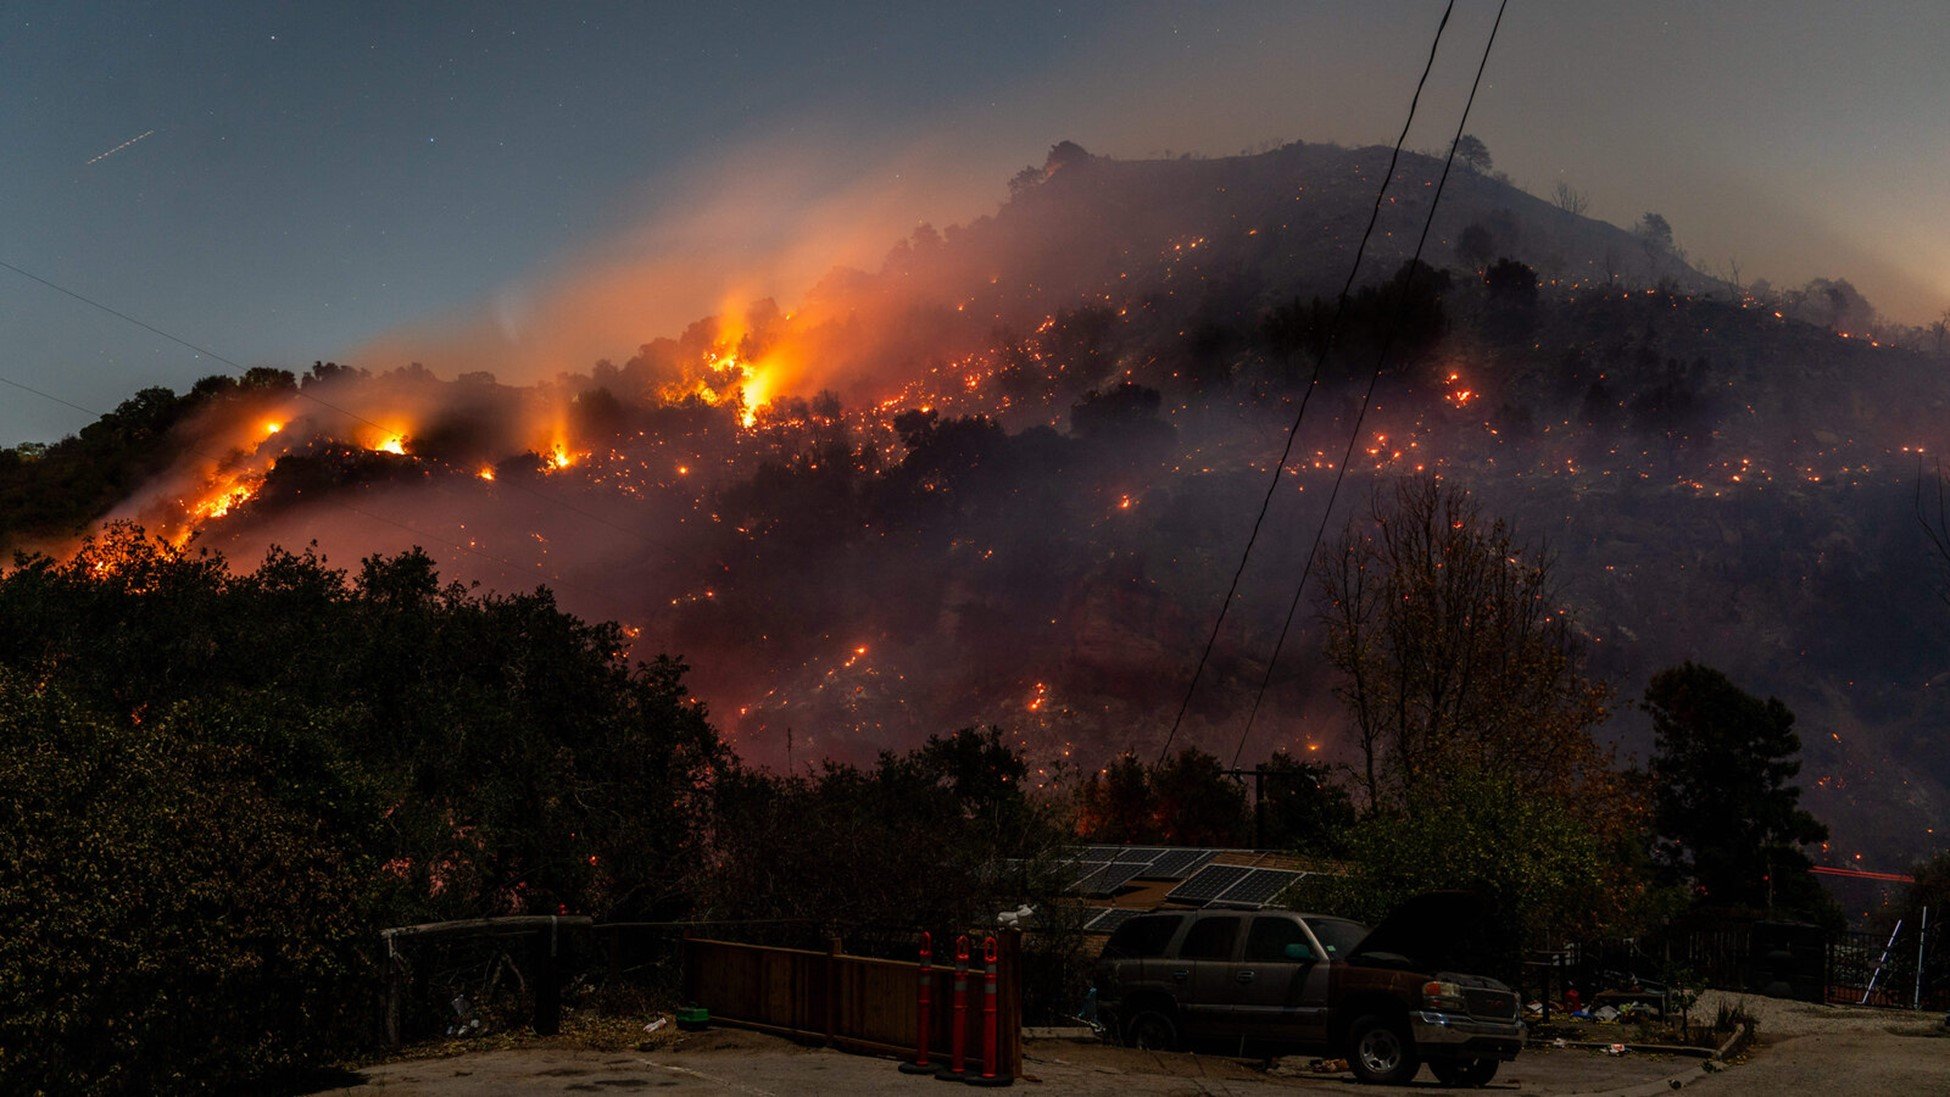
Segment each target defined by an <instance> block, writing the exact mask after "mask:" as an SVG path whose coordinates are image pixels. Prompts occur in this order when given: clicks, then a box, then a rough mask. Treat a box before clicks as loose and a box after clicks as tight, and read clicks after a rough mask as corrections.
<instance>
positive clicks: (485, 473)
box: [474, 465, 494, 482]
mask: <svg viewBox="0 0 1950 1097" xmlns="http://www.w3.org/2000/svg"><path fill="white" fill-rule="evenodd" d="M474 475H476V476H478V477H480V478H481V479H483V480H487V481H490V482H492V481H493V480H494V466H493V465H482V466H481V471H479V472H477V473H475V474H474Z"/></svg>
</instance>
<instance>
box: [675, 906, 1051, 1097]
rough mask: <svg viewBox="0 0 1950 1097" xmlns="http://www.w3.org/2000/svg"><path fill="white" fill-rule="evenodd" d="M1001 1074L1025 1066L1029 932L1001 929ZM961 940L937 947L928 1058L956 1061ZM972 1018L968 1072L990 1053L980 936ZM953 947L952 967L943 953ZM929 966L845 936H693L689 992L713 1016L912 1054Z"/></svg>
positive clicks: (688, 944) (688, 946) (688, 945)
mask: <svg viewBox="0 0 1950 1097" xmlns="http://www.w3.org/2000/svg"><path fill="white" fill-rule="evenodd" d="M996 944H997V963H996V967H997V979H996V991H997V993H996V1032H997V1039H996V1050H997V1065H996V1074H997V1076H999V1077H1004V1078H1013V1077H1018V1076H1020V1075H1021V1073H1022V982H1021V970H1022V969H1021V958H1022V937H1021V935H1020V934H1018V933H1015V932H1004V933H998V934H996ZM952 951H953V950H952V948H950V949H945V950H938V951H937V959H936V962H935V967H934V995H933V999H934V1006H933V1009H932V1010H931V1011H930V1012H931V1016H932V1024H931V1025H930V1026H929V1041H928V1045H929V1059H930V1061H933V1062H942V1063H945V1062H947V1061H948V1055H949V1049H950V1046H951V1040H952V1037H953V1014H952V1010H953V1006H954V999H953V994H954V966H953V965H954V961H953V957H952ZM971 951H973V952H974V958H973V959H972V960H971V961H970V965H969V973H968V1008H967V1013H966V1016H965V1022H964V1026H963V1038H964V1039H965V1040H966V1041H967V1042H966V1045H965V1046H966V1048H967V1058H968V1069H969V1073H971V1074H973V1073H979V1072H980V1070H981V1056H982V1029H983V1016H982V1006H983V998H984V992H983V981H982V980H983V971H982V955H981V940H980V938H976V939H975V940H974V942H973V947H972V950H971ZM941 952H947V953H948V954H949V959H948V961H947V964H946V966H944V965H943V964H942V962H941V960H940V958H939V956H940V953H941ZM920 970H921V966H920V964H919V963H918V962H911V961H906V960H883V959H876V958H874V957H870V956H849V955H847V953H846V952H845V950H844V948H843V947H842V945H841V942H840V940H839V939H838V938H834V939H832V940H831V941H830V942H828V945H827V948H826V950H825V951H823V952H821V951H815V950H811V949H797V948H780V947H777V946H773V945H753V944H745V943H743V942H739V941H722V940H713V939H708V938H697V937H693V938H687V939H686V940H685V942H684V991H685V995H686V997H688V998H689V999H690V1000H691V1001H693V1002H696V1003H697V1004H698V1005H701V1006H703V1007H705V1008H706V1009H708V1010H710V1011H711V1021H712V1023H713V1024H725V1025H733V1026H736V1027H739V1028H749V1029H756V1030H758V1031H761V1032H771V1033H777V1034H779V1035H783V1036H791V1037H794V1038H797V1039H808V1040H817V1041H820V1042H823V1043H827V1044H831V1045H833V1046H835V1047H839V1048H844V1049H847V1050H851V1051H862V1052H869V1053H873V1054H881V1055H892V1056H897V1057H901V1058H911V1057H912V1056H913V1054H914V1048H915V1041H916V1035H917V1033H918V1030H919V1019H920V1009H919V1006H918V999H917V993H916V992H917V988H918V986H919V979H920Z"/></svg>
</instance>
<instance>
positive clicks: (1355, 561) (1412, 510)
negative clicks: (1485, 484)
mask: <svg viewBox="0 0 1950 1097" xmlns="http://www.w3.org/2000/svg"><path fill="white" fill-rule="evenodd" d="M1317 569H1318V570H1319V572H1320V573H1321V575H1322V576H1323V583H1322V587H1321V590H1322V598H1321V606H1320V610H1321V616H1322V618H1323V621H1324V623H1325V624H1326V630H1327V637H1328V641H1327V653H1326V654H1327V658H1328V661H1329V663H1331V664H1332V665H1333V666H1334V667H1336V668H1337V669H1338V670H1339V671H1340V672H1341V682H1340V686H1339V693H1340V696H1341V697H1342V699H1343V700H1344V701H1345V702H1346V704H1347V706H1348V710H1349V713H1350V715H1351V716H1352V718H1353V720H1354V724H1355V728H1354V730H1355V738H1356V741H1357V744H1358V745H1359V747H1360V749H1361V754H1362V766H1363V772H1362V774H1361V779H1362V781H1363V782H1364V784H1365V785H1366V789H1367V792H1368V796H1369V802H1370V804H1371V806H1373V807H1375V808H1382V809H1393V810H1402V811H1406V812H1410V813H1412V812H1413V811H1414V809H1415V804H1416V801H1417V799H1418V793H1420V792H1423V791H1425V790H1428V789H1432V788H1436V787H1439V786H1440V783H1441V782H1442V780H1443V778H1444V776H1445V775H1446V774H1448V773H1450V772H1453V771H1454V770H1455V769H1456V768H1457V767H1467V768H1469V769H1473V770H1475V771H1478V772H1491V773H1497V774H1501V775H1503V776H1506V777H1508V778H1511V779H1514V780H1516V781H1517V782H1519V783H1520V784H1521V785H1523V786H1524V787H1527V788H1533V789H1535V790H1537V791H1550V792H1556V793H1560V794H1570V793H1572V792H1573V791H1574V790H1575V789H1576V788H1577V787H1578V786H1580V785H1581V783H1582V782H1584V781H1585V780H1587V779H1589V778H1591V777H1592V775H1593V774H1594V773H1595V772H1596V771H1597V770H1601V769H1603V758H1602V754H1601V752H1600V751H1599V750H1598V748H1597V747H1596V745H1595V744H1594V742H1593V740H1592V738H1591V734H1590V732H1591V729H1592V728H1593V727H1594V726H1596V725H1597V723H1599V722H1600V721H1601V720H1603V719H1604V716H1605V711H1606V704H1607V702H1608V700H1609V698H1610V691H1609V689H1608V688H1607V687H1606V686H1605V685H1603V684H1602V683H1600V682H1597V681H1594V680H1592V679H1590V678H1588V677H1586V675H1585V674H1584V670H1583V653H1582V650H1581V648H1580V645H1579V643H1578V641H1577V639H1576V636H1575V633H1574V631H1573V629H1572V625H1571V620H1570V617H1569V616H1568V614H1567V613H1566V612H1565V610H1564V608H1563V605H1562V599H1561V598H1560V596H1559V593H1558V590H1557V587H1556V583H1555V581H1554V579H1553V559H1552V556H1551V554H1550V553H1549V552H1548V551H1546V550H1543V549H1537V550H1532V549H1530V548H1527V547H1525V546H1522V545H1519V544H1517V543H1516V541H1515V540H1514V536H1513V534H1512V532H1511V530H1510V528H1509V527H1508V526H1507V525H1506V524H1505V523H1503V522H1502V521H1492V520H1489V519H1487V518H1485V517H1484V516H1483V514H1482V513H1481V510H1480V508H1479V506H1478V504H1477V502H1476V500H1475V498H1474V497H1473V496H1471V495H1470V494H1469V493H1468V492H1467V491H1464V490H1462V489H1460V488H1458V487H1455V486H1452V485H1450V484H1447V483H1445V482H1443V481H1440V480H1437V479H1434V478H1431V477H1417V478H1409V479H1404V480H1402V481H1399V482H1397V483H1396V484H1394V485H1393V486H1392V487H1391V488H1386V489H1378V490H1377V492H1376V494H1375V496H1374V499H1373V500H1372V502H1371V505H1370V508H1369V513H1368V514H1367V515H1365V516H1363V517H1361V518H1357V519H1355V520H1354V521H1352V522H1350V523H1349V524H1348V527H1347V529H1346V531H1345V532H1344V534H1343V535H1342V537H1341V538H1340V540H1339V541H1338V543H1336V544H1333V545H1329V546H1326V547H1325V548H1324V549H1323V555H1322V558H1321V560H1320V561H1318V564H1317Z"/></svg>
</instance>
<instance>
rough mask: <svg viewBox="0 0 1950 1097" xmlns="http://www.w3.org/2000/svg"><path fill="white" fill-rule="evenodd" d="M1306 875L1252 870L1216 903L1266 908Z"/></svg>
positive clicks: (1270, 869)
mask: <svg viewBox="0 0 1950 1097" xmlns="http://www.w3.org/2000/svg"><path fill="white" fill-rule="evenodd" d="M1304 875H1306V874H1305V873H1300V872H1288V871H1286V870H1284V869H1277V868H1256V869H1251V870H1250V871H1249V873H1248V875H1247V876H1246V877H1245V878H1244V879H1242V880H1240V881H1239V882H1237V883H1235V884H1233V885H1232V886H1231V887H1229V888H1227V889H1226V890H1225V891H1223V892H1221V893H1220V894H1219V895H1218V896H1217V900H1216V901H1218V902H1221V903H1228V904H1230V903H1242V904H1251V905H1253V906H1264V905H1265V904H1267V903H1270V902H1272V901H1273V900H1275V899H1277V898H1279V897H1280V893H1281V892H1283V891H1285V890H1286V889H1287V888H1289V887H1292V886H1293V882H1294V881H1295V880H1298V879H1299V878H1300V877H1302V876H1304Z"/></svg>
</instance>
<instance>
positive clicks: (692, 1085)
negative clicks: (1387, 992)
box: [329, 998, 1950, 1097]
mask: <svg viewBox="0 0 1950 1097" xmlns="http://www.w3.org/2000/svg"><path fill="white" fill-rule="evenodd" d="M1746 1001H1747V1003H1748V1006H1749V1008H1750V1010H1752V1011H1754V1012H1755V1013H1757V1014H1758V1015H1759V1016H1760V1018H1761V1028H1760V1032H1761V1040H1760V1043H1759V1046H1758V1047H1757V1048H1756V1049H1754V1050H1753V1051H1752V1052H1751V1053H1749V1054H1747V1055H1745V1056H1743V1057H1741V1058H1739V1059H1737V1060H1736V1061H1734V1062H1732V1063H1729V1064H1726V1065H1725V1066H1724V1068H1723V1069H1720V1070H1718V1071H1717V1072H1714V1071H1709V1070H1708V1069H1706V1068H1705V1067H1704V1066H1703V1064H1702V1062H1701V1060H1699V1059H1694V1058H1687V1057H1683V1056H1664V1055H1653V1054H1638V1053H1628V1054H1626V1055H1623V1056H1617V1057H1614V1056H1610V1055H1606V1054H1604V1053H1602V1052H1598V1051H1585V1050H1577V1049H1559V1048H1541V1047H1540V1048H1530V1049H1527V1050H1526V1051H1525V1052H1524V1053H1523V1055H1522V1056H1520V1057H1519V1058H1518V1059H1517V1061H1516V1062H1514V1063H1508V1064H1505V1065H1504V1067H1503V1069H1502V1071H1501V1072H1500V1073H1499V1074H1498V1075H1497V1078H1496V1080H1495V1081H1494V1082H1493V1083H1491V1085H1490V1086H1489V1088H1488V1089H1487V1090H1483V1091H1474V1092H1486V1093H1497V1094H1515V1095H1531V1094H1535V1095H1539V1097H1543V1095H1555V1097H1572V1095H1577V1097H1601V1095H1602V1097H1654V1095H1655V1094H1660V1093H1666V1092H1670V1091H1671V1090H1673V1089H1685V1090H1688V1091H1698V1092H1699V1093H1701V1094H1703V1095H1707V1097H1785V1095H1788V1094H1799V1093H1818V1094H1824V1095H1828V1094H1858V1093H1859V1094H1876V1095H1881V1094H1934V1093H1944V1094H1950V1039H1946V1038H1943V1037H1942V1035H1941V1034H1942V1033H1943V1031H1944V1030H1943V1029H1942V1028H1941V1027H1939V1026H1938V1024H1937V1022H1938V1021H1940V1020H1941V1018H1939V1017H1935V1016H1920V1017H1919V1016H1917V1015H1913V1014H1898V1013H1890V1012H1886V1011H1875V1010H1849V1009H1836V1008H1830V1007H1820V1006H1808V1005H1802V1004H1799V1003H1791V1002H1780V1001H1775V1000H1770V999H1758V998H1749V999H1746ZM1702 1005H1703V1006H1704V1008H1706V1009H1707V1010H1711V1009H1712V1008H1714V1005H1715V1003H1714V1002H1712V1001H1708V1002H1705V1003H1702ZM644 1048H645V1050H634V1049H631V1050H609V1051H604V1050H593V1049H591V1048H589V1047H588V1046H587V1045H586V1043H584V1044H582V1045H580V1046H578V1045H577V1043H576V1042H575V1041H573V1040H569V1039H563V1040H555V1041H549V1040H527V1041H514V1042H511V1043H504V1044H503V1045H502V1046H499V1047H494V1048H485V1049H474V1048H469V1047H467V1046H466V1045H446V1050H448V1051H450V1052H454V1053H451V1054H445V1055H438V1056H433V1057H422V1058H408V1059H401V1060H399V1061H395V1062H389V1063H384V1064H378V1065H375V1066H371V1067H367V1068H365V1069H364V1070H361V1071H359V1072H358V1077H359V1078H360V1083H361V1084H359V1085H357V1086H354V1087H350V1088H345V1089H338V1090H332V1091H329V1092H332V1093H335V1094H340V1095H344V1097H358V1095H361V1094H364V1095H369V1097H381V1095H384V1097H460V1095H463V1094H465V1095H468V1097H475V1095H479V1097H504V1095H505V1097H512V1095H516V1094H522V1095H525V1094H554V1093H560V1094H570V1093H610V1094H615V1093H626V1092H632V1091H637V1090H647V1091H654V1092H658V1093H670V1094H675V1095H681V1094H696V1095H705V1094H713V1095H724V1094H736V1095H742V1097H795V1095H798V1094H809V1093H844V1094H847V1095H848V1097H873V1095H878V1094H914V1093H942V1092H946V1091H944V1090H941V1089H939V1088H934V1087H933V1086H932V1085H931V1083H930V1082H929V1081H928V1080H927V1079H924V1078H914V1077H911V1076H909V1075H904V1074H901V1073H899V1072H898V1071H897V1070H895V1064H894V1063H893V1062H892V1061H891V1060H887V1059H877V1058H872V1057H868V1056H860V1055H849V1054H844V1053H841V1052H837V1051H833V1050H830V1049H823V1048H810V1047H804V1046H801V1045H797V1044H794V1043H791V1042H789V1041H786V1040H780V1039H776V1038H773V1037H769V1036H761V1035H758V1034H755V1033H747V1032H739V1031H736V1030H730V1029H719V1030H714V1031H711V1032H708V1033H703V1034H699V1035H694V1036H683V1035H679V1034H669V1033H666V1034H659V1036H658V1037H657V1038H655V1039H652V1040H651V1041H649V1042H648V1043H646V1044H645V1045H644ZM1025 1059H1026V1062H1025V1072H1026V1075H1027V1076H1026V1077H1025V1078H1024V1079H1022V1080H1021V1081H1020V1082H1019V1083H1018V1087H1017V1088H1020V1089H1028V1090H1034V1091H1037V1092H1045V1093H1064V1094H1072V1093H1074V1094H1082V1095H1088V1097H1098V1095H1101V1097H1168V1095H1178V1094H1225V1095H1232V1094H1237V1095H1241V1097H1247V1095H1260V1094H1273V1093H1276V1092H1278V1093H1294V1092H1296V1091H1298V1092H1301V1093H1320V1094H1355V1093H1360V1094H1366V1095H1368V1097H1373V1095H1374V1094H1375V1093H1376V1092H1377V1091H1376V1090H1375V1089H1374V1088H1373V1087H1368V1086H1362V1085H1359V1084H1358V1083H1356V1082H1354V1081H1353V1079H1352V1077H1351V1076H1349V1075H1346V1074H1341V1075H1316V1074H1312V1073H1310V1072H1308V1071H1307V1064H1308V1061H1307V1060H1306V1059H1299V1058H1295V1059H1283V1060H1279V1061H1277V1062H1276V1063H1274V1064H1271V1066H1270V1068H1269V1065H1268V1064H1266V1063H1263V1062H1245V1061H1236V1060H1232V1059H1228V1058H1224V1057H1216V1056H1211V1055H1196V1054H1183V1053H1181V1054H1158V1053H1152V1052H1141V1051H1135V1050H1130V1049H1125V1048H1114V1047H1108V1046H1106V1045H1103V1044H1099V1043H1095V1042H1088V1041H1080V1040H1056V1039H1050V1040H1034V1041H1031V1042H1029V1043H1028V1044H1027V1045H1026V1049H1025ZM1716 1065H1718V1064H1716ZM1408 1092H1412V1093H1428V1094H1438V1093H1447V1092H1458V1091H1450V1090H1446V1089H1444V1088H1442V1087H1441V1086H1439V1085H1437V1084H1436V1083H1435V1081H1434V1079H1433V1078H1432V1077H1431V1076H1430V1075H1429V1074H1428V1073H1427V1072H1426V1071H1424V1072H1423V1074H1422V1075H1421V1077H1420V1078H1419V1079H1418V1080H1417V1084H1416V1085H1414V1086H1413V1087H1410V1089H1409V1090H1408ZM1463 1092H1469V1091H1463Z"/></svg>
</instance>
